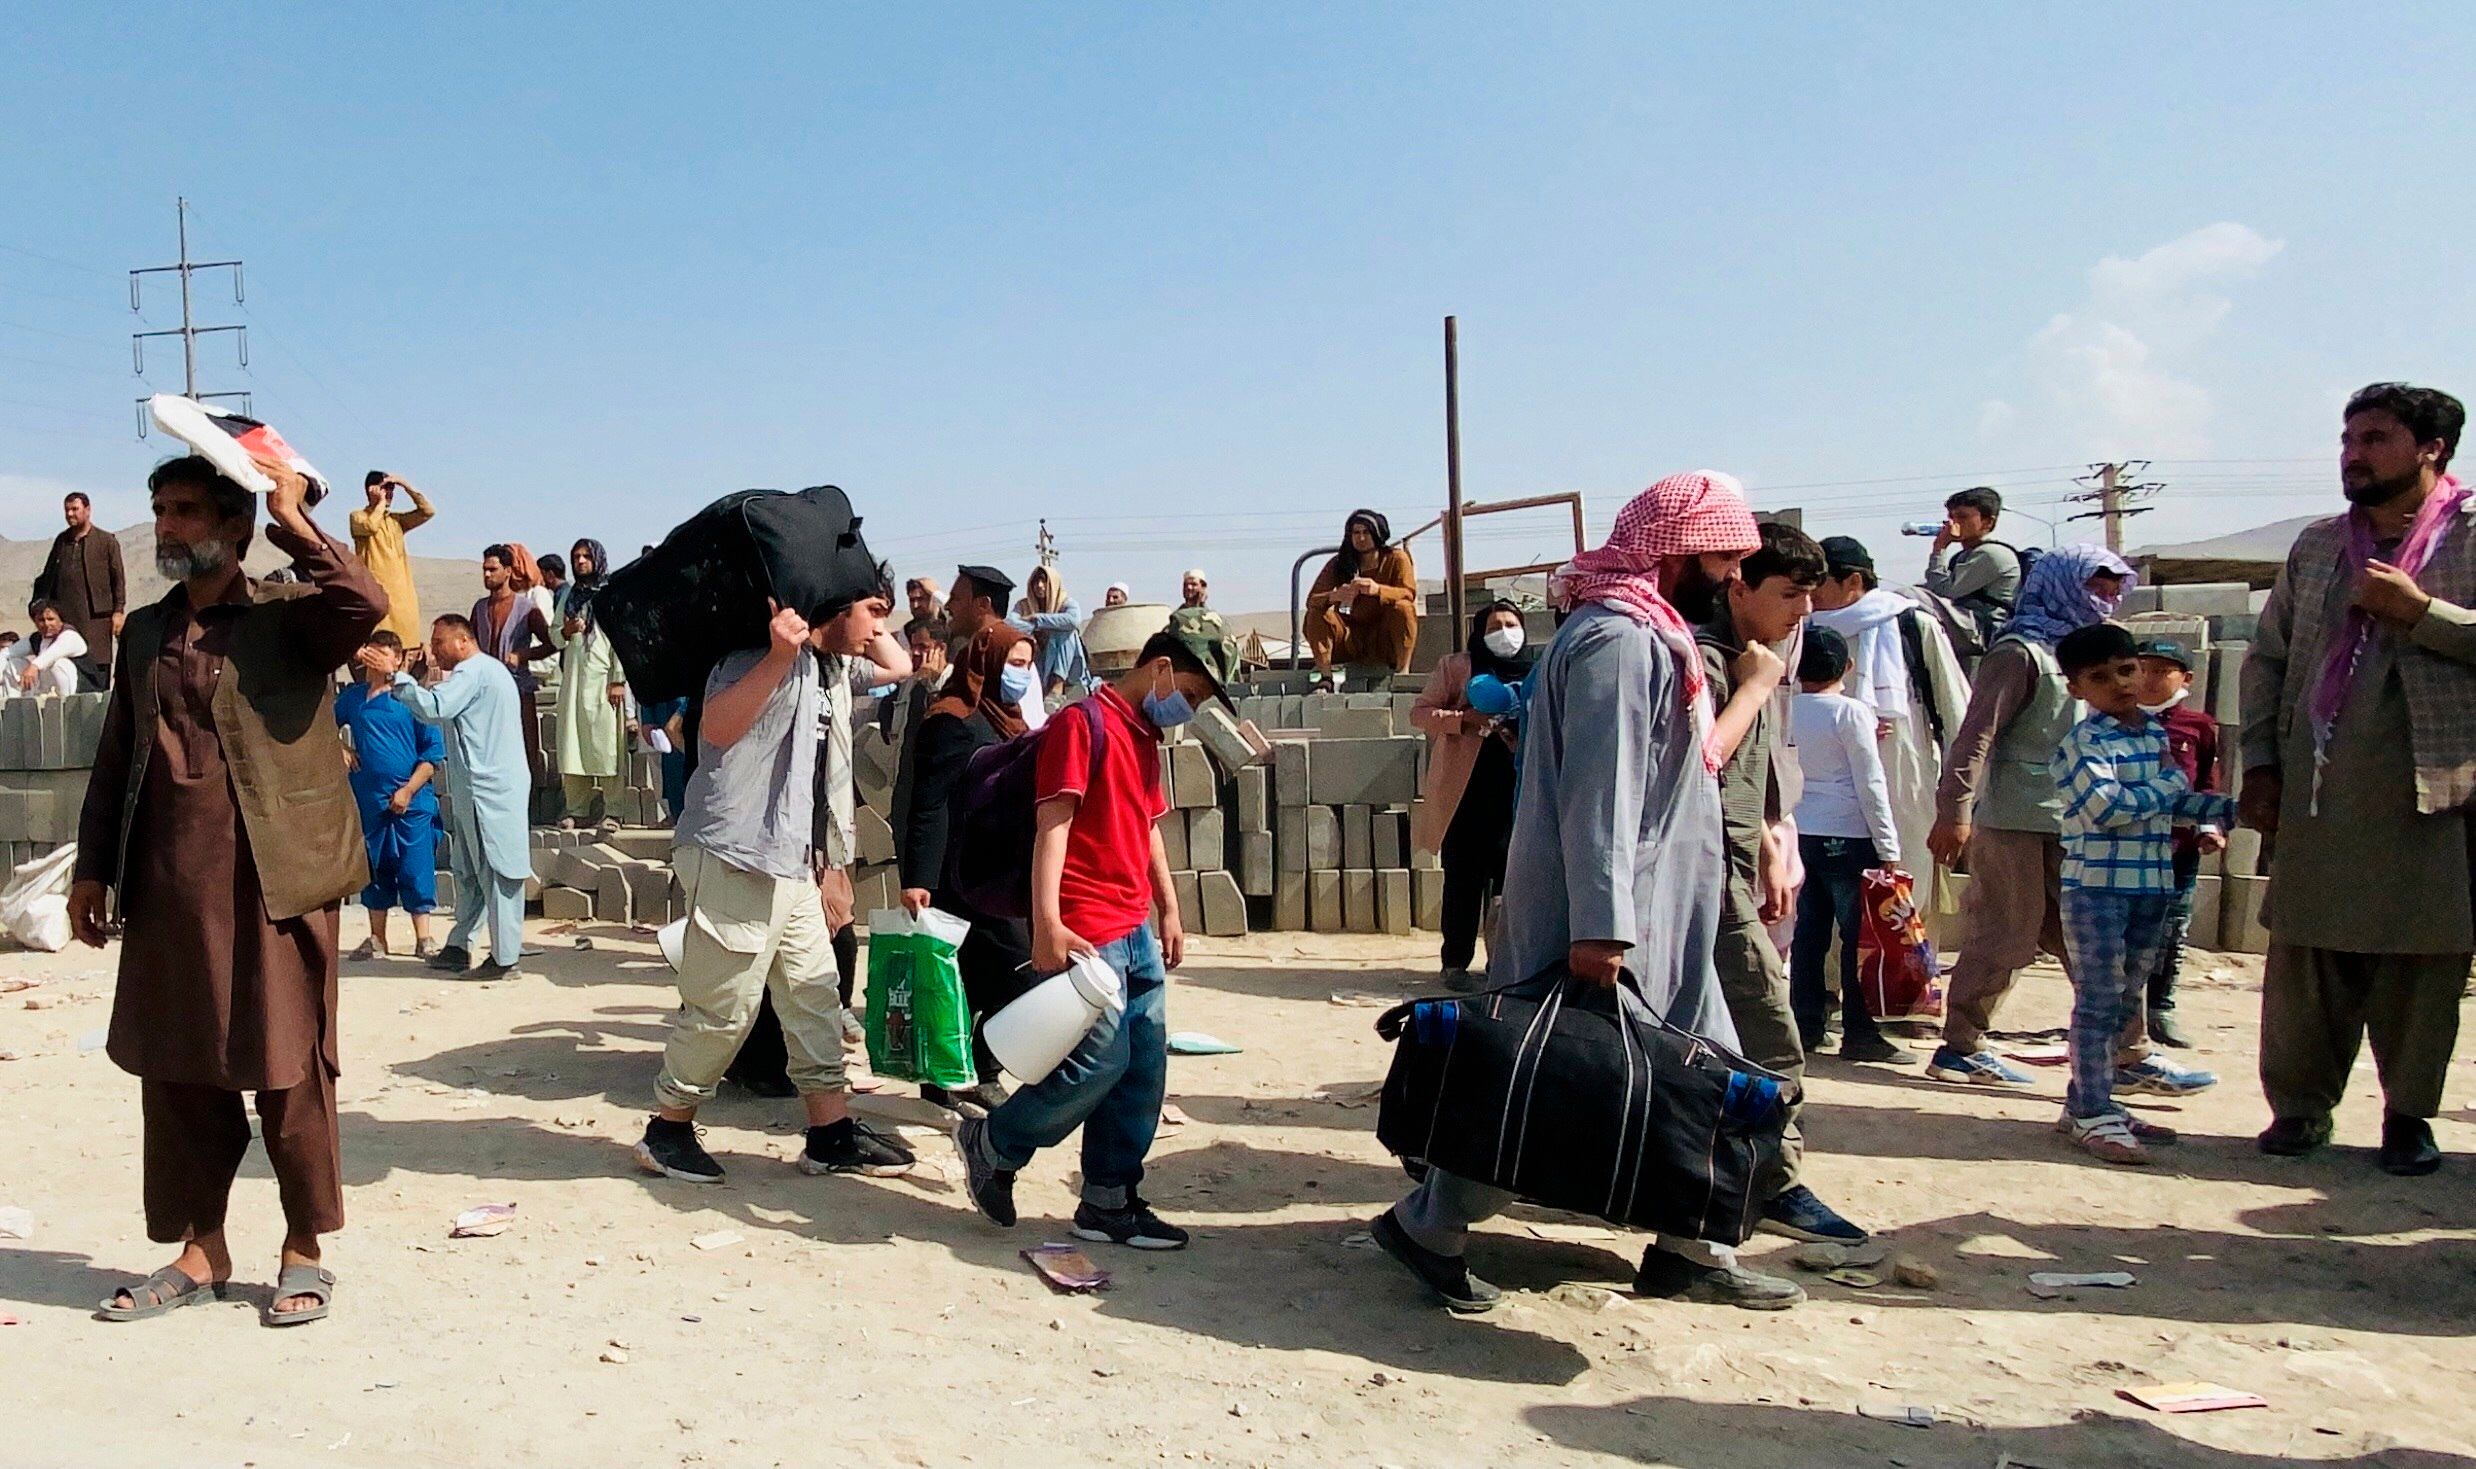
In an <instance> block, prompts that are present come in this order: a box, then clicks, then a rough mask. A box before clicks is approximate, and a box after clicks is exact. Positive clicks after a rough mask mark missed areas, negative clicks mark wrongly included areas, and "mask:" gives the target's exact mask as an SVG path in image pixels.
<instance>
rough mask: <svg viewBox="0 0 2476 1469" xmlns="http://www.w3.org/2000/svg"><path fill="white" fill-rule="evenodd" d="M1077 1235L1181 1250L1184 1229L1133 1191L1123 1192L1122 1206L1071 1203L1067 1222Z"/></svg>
mask: <svg viewBox="0 0 2476 1469" xmlns="http://www.w3.org/2000/svg"><path fill="white" fill-rule="evenodd" d="M1068 1230H1069V1232H1070V1233H1072V1234H1073V1235H1074V1237H1075V1238H1077V1239H1088V1240H1091V1241H1093V1242H1095V1243H1099V1244H1113V1245H1125V1246H1127V1247H1128V1248H1130V1249H1137V1250H1183V1249H1185V1248H1186V1239H1187V1235H1186V1231H1185V1230H1183V1229H1180V1228H1179V1227H1178V1226H1176V1225H1175V1224H1172V1223H1170V1222H1169V1221H1168V1220H1166V1219H1163V1218H1162V1217H1161V1216H1160V1215H1158V1214H1155V1213H1153V1212H1152V1206H1151V1205H1150V1204H1147V1203H1145V1202H1144V1201H1143V1200H1141V1199H1139V1198H1136V1197H1135V1196H1134V1195H1133V1194H1128V1195H1127V1196H1126V1207H1125V1208H1123V1209H1103V1208H1099V1207H1097V1206H1095V1205H1092V1204H1077V1205H1076V1206H1075V1222H1074V1223H1073V1224H1072V1225H1070V1226H1068Z"/></svg>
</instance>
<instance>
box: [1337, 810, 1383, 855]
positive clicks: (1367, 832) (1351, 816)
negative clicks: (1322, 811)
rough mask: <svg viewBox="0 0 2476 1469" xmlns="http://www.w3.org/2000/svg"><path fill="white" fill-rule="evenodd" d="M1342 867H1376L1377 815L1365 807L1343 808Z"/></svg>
mask: <svg viewBox="0 0 2476 1469" xmlns="http://www.w3.org/2000/svg"><path fill="white" fill-rule="evenodd" d="M1341 865H1342V866H1343V867H1344V868H1351V867H1373V866H1375V865H1376V863H1375V813H1374V812H1373V811H1370V810H1368V809H1367V808H1366V807H1364V806H1344V807H1342V808H1341Z"/></svg>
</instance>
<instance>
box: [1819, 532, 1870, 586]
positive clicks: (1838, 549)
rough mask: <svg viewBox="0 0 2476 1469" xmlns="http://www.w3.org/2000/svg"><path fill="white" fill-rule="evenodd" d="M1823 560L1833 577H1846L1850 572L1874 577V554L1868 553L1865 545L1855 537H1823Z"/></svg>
mask: <svg viewBox="0 0 2476 1469" xmlns="http://www.w3.org/2000/svg"><path fill="white" fill-rule="evenodd" d="M1823 560H1824V562H1825V563H1827V564H1828V565H1829V566H1830V568H1831V574H1832V575H1833V576H1835V577H1840V576H1846V575H1848V574H1849V573H1850V572H1852V571H1862V572H1864V573H1865V574H1866V575H1868V576H1872V575H1874V553H1873V552H1871V551H1868V550H1867V549H1866V543H1865V542H1863V541H1861V540H1859V539H1857V538H1856V537H1855V536H1825V537H1823Z"/></svg>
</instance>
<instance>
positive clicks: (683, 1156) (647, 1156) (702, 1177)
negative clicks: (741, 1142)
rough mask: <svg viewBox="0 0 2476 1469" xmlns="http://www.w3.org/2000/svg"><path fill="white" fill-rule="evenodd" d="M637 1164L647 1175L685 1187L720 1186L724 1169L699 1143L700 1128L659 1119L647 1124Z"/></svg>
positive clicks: (690, 1123)
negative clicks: (686, 1185)
mask: <svg viewBox="0 0 2476 1469" xmlns="http://www.w3.org/2000/svg"><path fill="white" fill-rule="evenodd" d="M636 1162H637V1165H638V1166H639V1167H641V1168H643V1169H644V1170H645V1171H646V1172H647V1173H659V1174H661V1175H662V1176H663V1177H664V1178H676V1179H678V1180H680V1181H681V1182H682V1183H720V1182H721V1181H722V1165H721V1164H719V1163H717V1162H715V1161H714V1155H713V1154H711V1153H708V1152H706V1151H705V1145H704V1144H703V1143H700V1142H698V1141H697V1140H696V1124H695V1123H693V1122H672V1121H669V1120H668V1119H666V1118H661V1117H655V1118H652V1119H650V1120H648V1121H647V1122H646V1123H645V1140H644V1141H643V1142H640V1143H638V1144H637V1145H636Z"/></svg>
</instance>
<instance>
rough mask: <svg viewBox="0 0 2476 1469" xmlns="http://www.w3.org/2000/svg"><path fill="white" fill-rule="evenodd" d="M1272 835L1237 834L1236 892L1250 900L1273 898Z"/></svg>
mask: <svg viewBox="0 0 2476 1469" xmlns="http://www.w3.org/2000/svg"><path fill="white" fill-rule="evenodd" d="M1274 871H1275V864H1274V862H1273V860H1272V833H1271V832H1268V831H1242V832H1240V833H1238V890H1239V891H1240V892H1242V893H1245V894H1246V895H1247V896H1248V897H1250V898H1269V897H1271V896H1273V892H1274V887H1273V873H1274Z"/></svg>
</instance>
